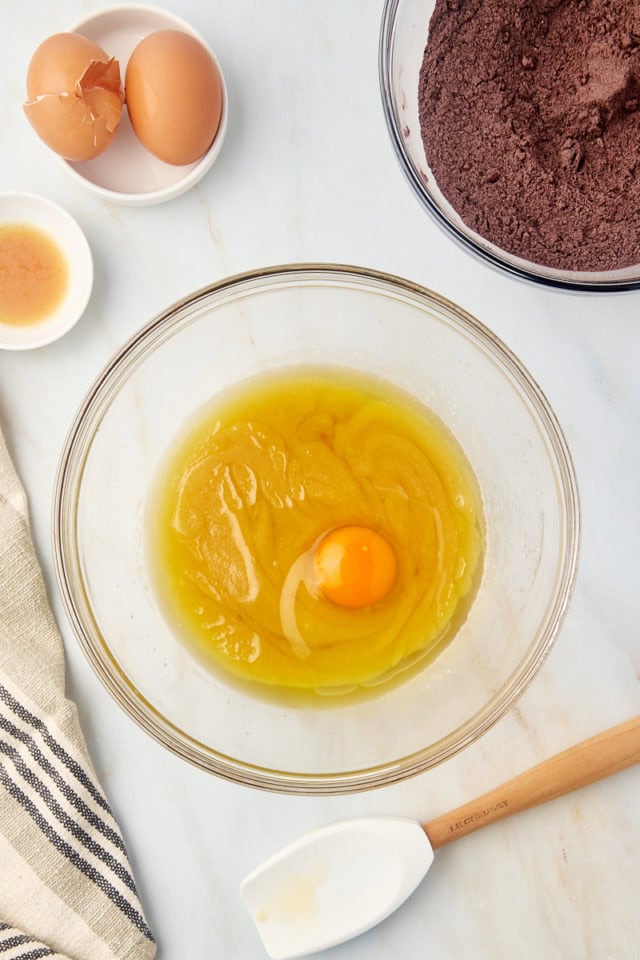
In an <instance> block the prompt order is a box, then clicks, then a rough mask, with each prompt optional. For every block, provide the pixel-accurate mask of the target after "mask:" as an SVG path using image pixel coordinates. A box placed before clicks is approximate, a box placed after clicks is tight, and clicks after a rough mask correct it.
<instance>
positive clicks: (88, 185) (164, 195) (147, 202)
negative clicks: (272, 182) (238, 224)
mask: <svg viewBox="0 0 640 960" xmlns="http://www.w3.org/2000/svg"><path fill="white" fill-rule="evenodd" d="M137 13H146V14H150V15H154V16H158V17H159V18H160V19H161V20H162V21H164V22H165V23H167V24H169V23H170V24H172V25H173V27H174V28H175V29H176V30H180V31H182V32H183V33H188V34H189V35H190V36H192V37H194V38H195V39H196V40H199V41H200V43H201V44H202V45H203V47H204V48H205V50H206V51H207V52H208V53H209V55H210V57H211V59H212V60H213V62H214V63H215V65H216V68H217V70H218V74H219V75H220V82H221V86H222V111H221V113H220V122H219V124H218V129H217V131H216V134H215V136H214V138H213V140H212V142H211V146H210V147H209V149H208V150H207V152H206V153H205V154H203V156H202V157H200V159H199V160H198V161H197V163H196V165H195V167H193V169H191V170H190V171H189V172H188V173H186V174H185V175H184V176H183V177H181V178H180V180H177V181H176V182H175V183H172V184H170V185H169V186H167V187H159V188H158V189H156V190H146V191H144V192H140V193H124V192H123V191H121V190H111V189H110V188H109V187H103V186H101V185H100V184H98V183H94V182H93V181H92V180H88V179H87V178H86V177H84V176H83V175H82V174H81V173H80V172H79V170H78V169H77V168H76V167H77V165H76V164H75V163H74V162H72V161H70V160H66V159H65V158H64V157H59V158H58V159H59V161H60V163H61V164H62V166H63V168H64V169H65V170H66V171H67V173H68V174H69V175H70V176H71V177H73V179H74V180H75V181H76V182H77V183H80V184H82V186H83V187H84V188H85V189H87V190H90V191H91V192H92V193H94V194H96V196H99V197H102V199H103V200H109V201H111V202H112V203H119V204H122V205H123V206H129V207H148V206H153V205H155V204H159V203H166V202H167V201H169V200H174V199H175V198H176V197H179V196H181V195H182V194H183V193H186V192H187V191H188V190H190V189H191V187H194V186H195V185H196V184H197V183H199V182H200V180H202V178H203V177H204V176H205V175H206V174H207V173H208V172H209V170H210V169H211V167H212V166H213V164H214V163H215V161H216V160H217V159H218V156H219V154H220V151H221V150H222V145H223V143H224V140H225V138H226V135H227V129H228V126H229V92H228V90H227V83H226V80H225V76H224V72H223V70H222V66H221V64H220V61H219V59H218V57H217V54H216V53H215V51H214V50H213V49H212V47H211V45H210V44H209V42H208V40H207V39H206V37H204V36H203V35H202V34H201V33H200V32H199V31H198V30H196V29H195V27H192V26H191V24H190V23H188V22H187V21H186V20H183V19H182V17H180V16H178V14H176V13H173V12H172V11H171V10H164V9H163V8H162V7H154V6H152V5H151V4H144V3H118V4H114V5H112V6H109V7H99V8H98V9H97V10H91V11H89V12H88V13H85V14H84V15H83V16H81V17H79V18H78V19H77V20H74V22H73V23H72V24H71V25H70V26H68V27H67V28H66V30H67V32H68V33H82V29H83V28H85V27H86V26H87V25H90V24H93V23H95V22H96V21H99V20H100V19H102V18H104V17H109V16H112V15H114V14H121V15H123V16H126V15H127V14H134V15H135V14H137ZM159 29H167V27H164V28H159ZM121 66H122V65H121ZM123 82H124V78H123ZM123 109H124V104H123Z"/></svg>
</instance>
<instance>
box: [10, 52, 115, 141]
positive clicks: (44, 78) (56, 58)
mask: <svg viewBox="0 0 640 960" xmlns="http://www.w3.org/2000/svg"><path fill="white" fill-rule="evenodd" d="M27 97H28V101H27V103H25V104H24V112H25V114H26V116H27V119H28V120H29V123H30V124H31V126H32V127H33V129H34V130H35V132H36V133H37V134H38V136H39V137H40V138H41V140H43V141H44V142H45V143H46V144H47V146H48V147H50V148H51V149H52V150H54V151H55V153H57V154H59V155H60V156H61V157H65V158H66V159H67V160H91V159H92V158H93V157H97V156H98V155H99V154H100V153H102V151H103V150H105V149H106V148H107V147H108V146H109V144H110V143H111V140H112V139H113V136H114V134H115V132H116V130H117V127H118V124H119V122H120V115H121V112H122V104H123V101H124V93H123V90H122V84H121V82H120V67H119V64H118V61H117V60H114V59H113V58H110V57H109V56H108V54H107V53H105V51H104V50H103V49H102V48H101V47H99V46H98V45H97V44H95V43H93V42H92V41H91V40H87V38H86V37H82V36H80V35H79V34H75V33H57V34H54V35H53V36H52V37H49V38H48V39H47V40H45V41H44V42H43V43H41V44H40V46H39V47H38V49H37V50H36V51H35V53H34V55H33V57H32V58H31V62H30V63H29V68H28V71H27Z"/></svg>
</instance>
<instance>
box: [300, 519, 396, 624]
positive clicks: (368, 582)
mask: <svg viewBox="0 0 640 960" xmlns="http://www.w3.org/2000/svg"><path fill="white" fill-rule="evenodd" d="M314 573H315V579H316V582H317V584H318V586H319V587H320V589H321V590H322V592H323V594H324V595H325V597H326V598H327V600H331V602H332V603H336V604H337V605H338V606H340V607H350V608H353V609H357V608H359V607H368V606H369V605H370V604H372V603H375V602H376V601H377V600H381V599H382V598H383V597H384V596H386V595H387V593H388V592H389V590H390V589H391V587H392V586H393V582H394V580H395V578H396V557H395V554H394V552H393V550H392V548H391V546H390V545H389V544H388V543H387V541H386V540H385V539H384V537H381V536H380V534H379V533H376V532H375V530H370V529H369V528H368V527H355V526H354V527H339V528H338V529H337V530H332V531H331V533H328V534H327V535H326V537H323V539H322V540H321V541H320V543H319V544H318V546H317V548H316V552H315V557H314Z"/></svg>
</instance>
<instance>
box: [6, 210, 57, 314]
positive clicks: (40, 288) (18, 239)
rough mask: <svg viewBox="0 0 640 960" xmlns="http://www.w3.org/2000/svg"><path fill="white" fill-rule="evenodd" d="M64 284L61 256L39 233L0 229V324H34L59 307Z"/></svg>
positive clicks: (19, 227)
mask: <svg viewBox="0 0 640 960" xmlns="http://www.w3.org/2000/svg"><path fill="white" fill-rule="evenodd" d="M67 283H68V269H67V263H66V260H65V258H64V255H63V253H62V251H61V250H60V248H59V247H58V245H57V244H56V243H55V241H54V240H52V239H51V237H49V236H48V235H47V234H46V233H44V232H43V231H42V230H38V229H36V228H35V227H31V226H29V225H28V224H25V223H10V224H5V225H4V226H1V227H0V323H5V324H10V325H12V326H18V325H27V324H31V323H37V322H38V321H40V320H45V319H46V318H47V317H49V316H50V315H51V314H52V313H53V312H54V311H55V310H56V309H57V308H58V307H59V306H60V304H61V303H62V300H63V297H64V295H65V292H66V289H67Z"/></svg>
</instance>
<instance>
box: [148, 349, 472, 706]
mask: <svg viewBox="0 0 640 960" xmlns="http://www.w3.org/2000/svg"><path fill="white" fill-rule="evenodd" d="M481 528H482V517H481V501H480V494H479V491H478V487H477V484H476V480H475V477H474V475H473V472H472V470H471V468H470V466H469V464H468V462H467V460H466V458H465V456H464V454H463V452H462V450H461V449H460V447H459V445H458V444H457V442H456V441H455V439H454V438H453V436H452V435H451V434H450V432H449V431H448V430H447V429H446V428H445V427H444V425H443V424H442V423H441V422H440V421H439V420H438V419H437V418H436V417H435V416H434V415H433V414H432V413H431V412H430V411H429V410H428V409H427V408H426V407H424V406H423V405H422V404H420V403H418V402H417V401H416V400H415V399H413V398H412V397H410V396H409V395H408V394H405V393H404V392H402V391H400V390H398V389H397V388H395V387H393V386H391V385H390V384H387V383H385V382H384V381H381V380H379V379H377V378H373V377H369V376H365V375H363V374H360V373H356V372H355V371H348V370H344V369H342V368H331V369H326V368H313V367H310V368H303V369H301V368H297V369H289V370H284V371H281V372H279V373H277V374H270V375H268V376H266V375H265V376H261V377H258V378H256V379H255V380H253V381H248V382H247V383H245V384H244V385H241V386H240V387H238V388H236V389H235V390H231V391H227V392H226V393H225V394H224V395H223V396H221V397H219V398H216V399H215V400H214V401H213V402H212V404H211V405H210V407H208V408H207V409H206V410H205V411H204V412H201V413H200V414H199V415H198V417H197V419H196V420H194V422H193V423H192V424H190V425H189V426H188V427H187V428H186V430H185V432H184V434H183V435H182V436H181V437H180V438H179V440H178V443H177V445H176V446H174V448H173V450H172V451H171V454H170V457H169V460H168V461H167V463H166V464H165V465H164V467H163V469H162V470H161V472H160V475H159V476H158V478H157V481H156V485H155V489H154V491H153V494H152V496H151V498H150V505H149V531H150V551H151V559H152V567H153V569H154V571H155V578H156V582H157V588H158V593H159V596H160V598H161V601H162V603H163V606H164V607H165V610H166V613H167V615H168V617H169V619H170V621H171V622H172V623H173V625H174V627H175V629H176V633H177V634H178V636H180V637H182V638H184V639H185V641H186V642H187V643H188V644H189V646H190V647H191V649H192V650H193V651H195V652H196V653H197V655H198V656H199V658H200V659H201V660H204V662H205V663H206V664H207V665H208V666H209V667H211V668H213V669H219V668H220V667H222V668H223V669H225V670H227V671H231V673H232V674H234V675H235V676H236V677H240V678H243V679H245V680H252V681H257V682H259V683H262V684H269V685H271V686H272V687H274V686H275V687H289V688H298V689H305V690H316V691H322V692H327V691H330V692H343V691H346V690H351V689H353V688H354V687H357V686H358V685H369V684H376V683H380V682H382V681H383V680H384V679H385V678H387V677H389V676H390V675H392V674H393V673H396V672H397V670H398V669H399V668H400V666H401V665H402V664H407V665H408V664H409V663H410V662H413V661H415V660H416V658H417V657H421V656H426V655H427V653H429V651H433V650H434V649H435V648H436V647H437V646H438V645H439V644H440V643H442V642H443V641H444V639H445V638H446V639H447V640H448V639H449V638H450V636H451V635H452V634H453V632H454V631H453V629H452V623H453V622H454V615H455V614H456V612H459V607H460V604H461V600H462V599H463V598H465V597H469V596H470V595H471V591H472V588H473V587H474V586H475V584H476V582H477V578H478V573H479V569H480V558H481V550H482V534H481Z"/></svg>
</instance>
